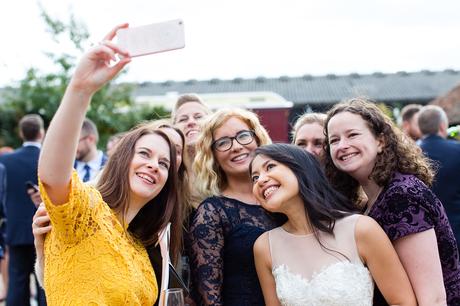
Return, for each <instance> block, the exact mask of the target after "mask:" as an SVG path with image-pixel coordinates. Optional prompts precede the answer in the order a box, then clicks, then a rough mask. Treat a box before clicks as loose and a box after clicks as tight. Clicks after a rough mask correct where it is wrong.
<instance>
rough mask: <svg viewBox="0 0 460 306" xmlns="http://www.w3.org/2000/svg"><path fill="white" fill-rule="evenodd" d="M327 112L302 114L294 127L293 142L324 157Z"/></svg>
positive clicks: (317, 156)
mask: <svg viewBox="0 0 460 306" xmlns="http://www.w3.org/2000/svg"><path fill="white" fill-rule="evenodd" d="M325 121H326V114H322V113H305V114H303V115H301V116H300V117H299V118H298V119H297V120H296V122H295V123H294V127H293V128H292V132H291V135H292V143H293V144H295V145H296V146H299V147H301V148H303V149H304V150H306V151H307V152H310V153H311V154H313V155H315V156H316V158H318V159H320V160H321V159H322V158H323V156H324V140H325V139H326V136H325V135H324V122H325Z"/></svg>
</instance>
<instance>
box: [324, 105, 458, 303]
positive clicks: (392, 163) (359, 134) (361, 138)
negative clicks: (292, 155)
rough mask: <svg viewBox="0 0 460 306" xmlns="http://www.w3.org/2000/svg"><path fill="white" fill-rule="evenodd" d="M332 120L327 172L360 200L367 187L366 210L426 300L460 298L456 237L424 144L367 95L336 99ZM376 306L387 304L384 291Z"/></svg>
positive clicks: (328, 122) (341, 188)
mask: <svg viewBox="0 0 460 306" xmlns="http://www.w3.org/2000/svg"><path fill="white" fill-rule="evenodd" d="M325 126H326V139H327V143H326V152H327V154H326V156H325V167H326V174H327V175H328V177H329V179H330V181H331V183H332V184H333V185H334V186H335V187H336V188H337V189H338V190H339V191H341V192H342V193H344V194H345V195H347V196H348V197H349V198H351V199H353V200H354V201H355V203H357V204H358V203H362V202H363V199H362V198H360V195H362V192H363V191H364V193H365V194H366V197H367V203H366V205H365V206H364V207H363V212H364V213H365V214H367V215H369V216H371V217H372V218H374V219H375V220H376V221H377V222H378V223H379V224H380V225H381V226H382V228H383V229H384V230H385V232H386V233H387V235H388V237H389V238H390V240H391V241H392V242H393V245H394V247H395V249H396V252H397V253H398V255H399V257H400V259H401V262H402V263H403V265H404V268H405V269H406V271H407V274H408V276H409V279H410V281H411V284H412V287H413V289H414V291H415V294H416V297H417V301H418V303H419V305H430V306H432V305H446V303H447V304H448V305H460V264H459V253H458V249H457V244H456V241H455V237H454V235H453V232H452V229H451V227H450V224H449V221H448V220H447V216H446V213H445V211H444V207H443V206H442V204H441V202H440V201H439V199H438V198H436V196H435V195H434V194H433V193H432V192H431V191H430V189H429V186H430V185H431V182H432V180H433V170H432V168H431V166H430V164H429V161H428V160H427V159H426V158H425V157H424V156H423V155H422V153H421V150H420V149H419V148H418V147H417V146H416V145H415V143H413V142H412V141H410V140H409V139H408V138H406V136H404V135H403V134H402V133H401V132H400V131H399V130H398V129H397V128H396V127H395V126H394V124H393V123H392V121H391V120H390V118H388V117H387V116H386V115H385V114H384V113H383V112H382V111H381V110H380V109H379V108H378V107H377V106H376V105H375V104H373V103H370V102H367V101H365V100H363V99H352V100H350V101H347V102H344V103H340V104H337V105H335V106H334V107H333V108H332V109H331V110H330V111H329V113H328V116H327V119H326V125H325ZM374 305H386V302H385V301H384V299H383V298H382V297H381V295H380V294H379V293H378V292H376V294H375V298H374Z"/></svg>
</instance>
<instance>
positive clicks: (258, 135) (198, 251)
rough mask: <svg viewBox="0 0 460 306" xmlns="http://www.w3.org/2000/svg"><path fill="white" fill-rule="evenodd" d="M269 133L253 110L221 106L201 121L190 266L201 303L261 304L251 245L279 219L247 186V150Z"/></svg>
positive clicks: (195, 167)
mask: <svg viewBox="0 0 460 306" xmlns="http://www.w3.org/2000/svg"><path fill="white" fill-rule="evenodd" d="M270 142H271V141H270V138H269V136H268V134H267V132H266V131H265V129H264V128H263V127H262V125H261V124H260V123H259V120H258V119H257V117H256V115H255V114H254V113H251V112H249V111H245V110H241V109H231V110H220V111H218V112H216V113H214V114H212V115H210V116H209V117H208V118H207V119H205V121H204V122H203V126H202V134H201V135H200V138H199V139H198V141H197V154H196V157H195V163H194V173H195V182H194V185H195V186H196V188H197V191H198V192H199V193H200V195H201V196H202V198H206V199H205V200H204V201H203V202H202V203H201V204H200V206H199V207H198V209H197V212H196V214H195V216H194V218H193V221H192V225H191V228H190V239H191V242H192V250H191V253H192V254H191V267H192V277H193V278H194V279H193V281H194V285H195V287H196V289H197V291H198V295H199V297H198V299H199V300H200V302H201V303H202V304H204V305H224V304H225V305H226V306H228V305H238V306H240V305H264V299H263V295H262V291H261V289H260V285H259V281H258V278H257V273H256V270H255V266H254V258H253V255H252V247H253V244H254V241H255V240H256V239H257V237H259V235H261V234H262V233H263V232H265V231H267V230H270V229H272V228H274V227H276V226H277V225H279V222H277V220H276V219H275V218H273V217H272V215H270V214H269V213H268V212H266V211H265V210H264V209H263V208H262V207H261V206H260V205H259V204H258V203H257V201H256V199H255V197H254V195H253V194H252V191H251V182H250V176H249V163H250V161H251V153H252V152H253V151H254V150H255V149H256V148H257V147H258V146H260V145H265V144H269V143H270Z"/></svg>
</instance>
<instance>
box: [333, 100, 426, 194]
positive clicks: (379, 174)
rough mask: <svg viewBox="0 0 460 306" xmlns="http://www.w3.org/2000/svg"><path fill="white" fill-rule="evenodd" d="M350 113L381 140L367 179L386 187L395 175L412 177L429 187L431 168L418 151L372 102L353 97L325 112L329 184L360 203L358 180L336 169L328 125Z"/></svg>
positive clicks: (419, 150)
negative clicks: (400, 174)
mask: <svg viewBox="0 0 460 306" xmlns="http://www.w3.org/2000/svg"><path fill="white" fill-rule="evenodd" d="M343 112H349V113H352V114H356V115H359V116H361V118H363V119H364V121H366V123H367V125H368V127H369V129H370V131H371V132H372V133H373V134H374V136H375V137H382V139H383V143H384V147H383V149H382V153H380V154H378V155H377V159H376V161H375V165H374V168H373V169H372V172H371V174H370V175H369V178H370V179H371V180H373V181H374V182H375V183H377V184H378V185H379V186H382V187H383V186H386V185H387V184H388V183H389V182H390V180H391V178H392V176H393V174H394V173H395V172H401V173H404V174H412V175H415V176H416V177H417V178H418V179H420V180H421V181H423V182H424V183H425V184H426V185H427V186H431V184H432V181H433V176H434V170H433V168H432V165H431V163H430V161H429V159H427V158H426V157H425V156H424V155H423V154H422V151H421V149H420V148H419V147H418V146H417V145H416V144H415V143H414V142H413V141H412V140H411V139H409V138H408V137H407V136H406V135H405V134H403V133H402V132H401V131H400V130H399V129H398V128H397V127H396V126H395V125H394V123H393V122H392V121H391V119H390V118H389V117H388V116H386V115H385V114H384V113H383V112H382V110H380V109H379V108H378V107H377V105H375V104H374V103H372V102H370V101H368V100H366V99H363V98H354V99H350V100H347V101H345V102H342V103H339V104H336V105H334V107H332V109H331V110H329V112H328V113H327V118H326V123H325V129H324V133H325V135H326V142H325V148H324V149H325V151H326V154H325V156H324V164H325V172H326V176H327V177H328V178H329V180H330V182H331V184H332V185H333V186H334V187H335V188H337V190H339V191H340V192H342V193H343V194H344V195H346V196H347V197H348V198H349V199H351V200H352V201H353V202H354V203H359V202H360V201H361V199H360V185H359V183H358V181H357V180H355V179H354V178H352V177H351V176H350V175H348V174H347V173H345V172H342V171H340V170H339V169H337V168H336V167H335V165H334V163H333V161H332V158H331V151H330V145H329V141H328V139H329V135H328V124H329V121H330V120H331V118H332V117H334V116H335V115H337V114H339V113H343Z"/></svg>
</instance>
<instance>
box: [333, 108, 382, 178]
mask: <svg viewBox="0 0 460 306" xmlns="http://www.w3.org/2000/svg"><path fill="white" fill-rule="evenodd" d="M327 130H328V137H329V139H328V142H329V146H330V154H331V158H332V161H333V162H334V165H335V166H336V167H337V168H338V169H339V170H341V171H343V172H345V173H348V174H349V175H351V176H352V177H353V178H355V179H356V180H358V181H359V182H363V181H365V180H367V179H368V177H369V175H370V174H371V172H372V169H373V168H374V165H375V162H376V159H377V155H378V154H379V153H381V152H382V149H383V141H382V140H381V139H380V138H377V137H375V136H374V134H373V133H372V131H371V130H370V128H369V126H368V125H367V123H366V121H365V120H364V119H363V118H362V117H361V116H360V115H357V114H352V113H349V112H341V113H338V114H336V115H334V116H333V117H332V118H331V119H330V120H329V123H328V125H327Z"/></svg>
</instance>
